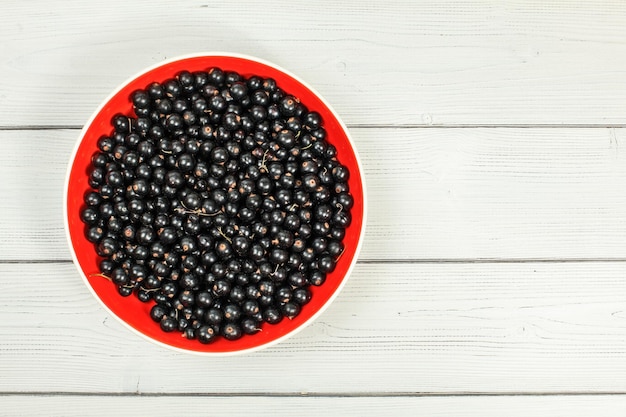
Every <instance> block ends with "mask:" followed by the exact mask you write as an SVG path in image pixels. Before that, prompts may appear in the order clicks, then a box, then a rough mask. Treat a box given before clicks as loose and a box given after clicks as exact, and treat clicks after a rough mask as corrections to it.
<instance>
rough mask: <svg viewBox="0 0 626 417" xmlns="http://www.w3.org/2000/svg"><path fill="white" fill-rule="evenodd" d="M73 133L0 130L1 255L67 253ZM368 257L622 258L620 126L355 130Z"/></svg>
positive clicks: (625, 180) (625, 239) (625, 236)
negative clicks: (65, 210) (66, 187)
mask: <svg viewBox="0 0 626 417" xmlns="http://www.w3.org/2000/svg"><path fill="white" fill-rule="evenodd" d="M78 134H79V132H78V131H76V130H59V131H57V130H51V131H50V130H42V131H0V177H1V178H4V179H5V180H4V181H2V182H1V183H0V192H1V193H2V195H3V196H5V197H3V205H2V213H3V216H2V217H0V235H1V236H3V239H2V241H1V242H0V248H2V251H0V259H5V260H6V259H21V260H28V259H69V253H68V248H67V245H66V241H65V235H64V232H63V223H62V194H63V181H64V176H65V172H66V165H67V163H68V161H69V156H70V153H71V150H72V148H73V146H74V143H75V141H76V139H77V137H78ZM352 135H353V137H354V139H355V142H356V145H357V148H358V150H359V152H360V154H361V157H362V160H363V166H364V170H365V177H366V182H367V189H368V193H369V195H368V197H369V205H368V206H369V218H368V225H367V232H366V239H365V243H364V247H363V251H362V257H361V258H362V259H442V258H446V259H456V258H463V259H465V258H470V259H475V258H515V259H520V258H541V259H552V258H585V259H589V258H601V259H606V258H624V255H625V254H626V252H625V249H624V248H626V221H625V220H626V187H625V186H624V184H626V153H625V152H623V147H624V143H626V142H625V140H626V131H625V130H623V129H436V128H429V129H352Z"/></svg>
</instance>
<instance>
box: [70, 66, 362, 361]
mask: <svg viewBox="0 0 626 417" xmlns="http://www.w3.org/2000/svg"><path fill="white" fill-rule="evenodd" d="M211 67H219V68H221V69H222V70H228V71H236V72H238V73H240V74H241V75H244V76H246V77H248V76H251V75H258V76H261V77H264V78H267V77H271V78H274V79H275V80H276V82H277V84H278V86H279V87H280V88H282V89H283V90H284V91H286V92H288V93H289V94H292V95H294V96H296V97H298V98H299V99H300V101H301V102H302V103H303V104H304V105H306V106H307V107H308V108H309V109H310V110H316V111H318V112H319V113H320V114H321V116H322V117H323V120H324V127H325V129H326V130H327V140H328V142H330V143H332V144H333V145H334V146H335V147H336V148H337V157H338V159H339V161H340V162H341V163H343V164H344V165H345V166H347V167H348V169H349V170H350V178H349V181H348V184H349V187H350V192H351V193H352V195H353V197H354V201H355V204H354V207H353V208H352V211H351V214H352V223H351V225H350V226H349V227H348V228H347V230H346V237H345V239H344V244H345V248H346V249H345V251H344V253H343V254H342V255H341V257H340V258H339V260H338V263H337V266H336V268H335V270H334V271H333V272H332V273H330V274H328V276H327V280H326V282H325V283H324V284H323V285H322V286H320V287H311V292H312V299H311V301H310V302H309V303H308V304H306V305H305V306H304V307H303V308H302V311H301V313H300V314H299V315H298V316H296V317H295V318H294V319H292V320H289V319H283V320H282V321H281V322H280V323H279V324H277V325H268V324H265V325H264V326H263V330H262V331H260V332H259V333H257V334H255V335H252V336H244V337H242V338H241V339H239V340H236V341H227V340H225V339H223V338H219V340H217V341H216V342H214V343H212V344H208V345H203V344H201V343H199V342H198V341H197V340H187V339H186V338H184V337H181V334H180V333H178V332H172V333H165V332H163V331H161V329H160V328H159V325H158V324H157V323H155V322H153V321H152V319H151V318H150V316H149V311H150V308H151V307H152V305H153V302H150V303H142V302H141V301H139V300H138V299H137V298H136V297H134V296H131V297H121V296H120V295H118V293H117V290H116V288H115V286H114V285H113V284H112V283H111V282H109V281H108V280H106V279H104V278H102V277H98V276H96V274H98V273H99V268H98V262H99V258H98V256H97V254H96V251H95V249H94V247H93V244H92V243H90V242H89V241H88V240H87V239H86V237H85V228H84V224H83V223H82V221H81V219H80V211H81V208H82V207H84V202H83V196H84V195H85V193H86V192H87V191H88V190H89V189H90V187H89V184H88V170H89V165H90V162H91V158H92V156H93V154H94V153H95V152H96V151H97V150H98V148H97V141H98V139H99V138H100V137H101V136H103V135H110V134H112V132H113V128H112V126H111V118H112V117H113V116H114V115H115V114H118V113H122V114H126V115H129V116H134V113H133V111H132V103H131V101H130V95H131V94H132V93H133V92H134V91H135V90H137V89H143V88H145V87H146V86H148V85H149V84H150V83H151V82H154V81H157V82H164V81H166V80H167V79H169V78H173V77H174V76H175V75H176V74H177V73H178V72H179V71H182V70H188V71H191V72H193V71H201V70H207V69H209V68H211ZM361 175H362V173H361V171H360V167H359V162H358V159H357V155H356V152H355V150H354V148H353V145H352V143H351V141H350V139H349V136H348V134H347V132H346V130H345V127H344V126H343V124H342V123H341V121H340V120H339V118H338V117H337V115H336V114H335V113H334V112H333V111H332V109H330V108H329V107H328V105H327V104H326V103H325V102H324V101H323V100H322V99H321V98H320V97H319V96H318V95H317V94H316V93H315V92H313V91H312V90H311V89H310V88H309V87H308V86H306V85H305V84H303V83H302V82H301V81H299V80H298V79H296V78H295V77H294V76H292V75H289V74H287V73H286V72H285V71H284V70H281V69H278V68H277V67H275V66H273V65H271V64H268V63H264V62H259V61H257V60H255V59H252V58H248V57H241V56H230V55H202V56H193V57H186V58H181V59H175V60H171V61H168V62H166V63H164V64H162V65H159V66H157V67H153V68H151V69H149V70H147V71H145V72H143V73H141V74H140V75H138V76H137V77H135V78H133V79H132V80H131V81H129V82H127V83H125V84H124V85H123V86H122V87H121V88H119V89H118V90H117V91H116V92H115V93H114V94H113V95H112V96H110V98H109V99H108V100H106V101H105V102H104V103H103V104H102V105H101V107H100V108H99V109H98V110H97V111H96V112H95V113H94V115H93V116H92V119H91V120H90V122H89V123H88V124H87V125H86V126H85V128H84V129H83V131H82V135H81V138H80V141H79V143H78V145H77V148H76V149H75V153H74V155H73V160H72V162H71V164H70V167H69V172H68V178H67V184H66V187H67V189H66V201H65V208H66V213H65V216H66V225H67V232H68V234H69V240H70V244H71V249H72V251H73V255H74V258H75V261H76V263H77V265H78V268H79V271H80V272H81V274H82V276H83V278H84V279H85V281H86V283H87V284H88V286H89V287H90V288H91V290H92V292H93V293H95V295H96V296H97V298H99V300H100V301H101V302H102V303H103V304H104V306H105V307H106V308H107V309H108V310H109V311H110V312H112V313H113V315H115V316H117V317H118V318H119V319H120V320H121V321H122V322H123V323H125V324H127V325H128V326H130V327H131V328H132V329H134V330H136V331H137V332H139V333H140V334H142V335H144V336H146V337H148V338H150V339H152V340H153V341H156V342H158V343H162V344H164V345H167V346H169V347H173V348H179V349H184V350H186V351H194V352H214V353H220V352H221V353H229V352H230V353H233V352H241V351H246V350H251V349H256V348H259V347H262V346H266V345H269V344H272V343H274V342H276V341H278V340H279V339H281V338H283V337H285V336H287V335H289V334H291V333H293V332H294V331H295V330H297V329H298V328H300V327H301V326H303V325H304V324H306V323H307V322H309V321H310V320H312V319H313V318H314V317H315V316H316V315H317V314H318V313H319V312H321V311H322V310H323V309H324V308H325V307H326V306H327V305H328V304H329V303H330V301H331V300H332V298H333V297H334V295H335V294H336V292H337V291H338V290H339V289H340V287H341V285H342V282H343V280H344V279H345V277H346V275H347V274H348V272H349V271H350V270H351V268H352V266H353V264H354V263H355V261H356V256H357V252H358V249H359V247H360V241H361V238H362V232H363V226H364V189H363V181H362V176H361Z"/></svg>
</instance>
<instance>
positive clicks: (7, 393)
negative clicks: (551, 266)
mask: <svg viewBox="0 0 626 417" xmlns="http://www.w3.org/2000/svg"><path fill="white" fill-rule="evenodd" d="M16 396H17V397H35V396H44V397H148V398H149V397H198V398H205V397H207V398H212V397H231V398H237V397H253V398H260V397H269V398H372V397H374V398H455V397H582V396H626V391H547V392H524V391H521V392H480V391H467V392H466V391H463V392H328V393H321V392H248V393H245V392H244V393H241V392H207V393H195V392H76V391H28V392H21V391H4V392H0V398H2V397H16Z"/></svg>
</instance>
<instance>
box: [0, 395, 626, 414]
mask: <svg viewBox="0 0 626 417" xmlns="http://www.w3.org/2000/svg"><path fill="white" fill-rule="evenodd" d="M0 405H2V409H0V416H7V417H8V416H11V417H21V416H24V417H26V416H33V415H40V413H41V410H45V414H46V416H48V417H57V416H58V417H61V416H63V417H72V416H76V417H83V416H86V415H89V416H93V417H98V416H103V417H104V416H112V415H115V416H118V417H125V416H128V417H135V416H137V415H146V414H149V415H150V416H152V417H161V416H163V417H166V416H167V417H169V416H172V415H177V416H197V415H228V416H249V415H254V416H259V417H264V416H268V417H278V416H294V415H296V416H302V417H307V416H320V415H328V414H330V415H332V416H358V417H367V416H376V417H379V416H383V415H393V416H396V417H403V416H407V417H409V416H410V417H421V416H430V417H444V416H446V417H450V416H460V415H462V416H466V417H496V416H497V417H500V416H503V415H506V416H508V417H527V416H550V417H583V416H585V417H596V416H598V415H602V416H603V417H622V416H623V415H624V410H626V398H625V397H624V396H623V395H617V396H616V395H600V396H597V395H595V396H590V395H584V396H574V397H571V396H540V397H525V396H522V397H519V396H517V397H516V396H514V397H485V396H483V397H434V398H433V397H408V398H407V397H395V398H387V397H383V398H381V397H360V398H328V397H296V398H293V397H286V398H285V397H237V396H226V397H225V396H218V397H214V396H211V397H176V396H168V397H106V396H89V397H80V396H79V397H75V396H52V397H48V396H7V397H0Z"/></svg>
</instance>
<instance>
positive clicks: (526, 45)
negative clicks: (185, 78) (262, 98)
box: [0, 0, 626, 127]
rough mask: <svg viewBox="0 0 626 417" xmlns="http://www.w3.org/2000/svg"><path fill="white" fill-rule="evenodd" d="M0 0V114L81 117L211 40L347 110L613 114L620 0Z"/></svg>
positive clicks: (53, 120) (359, 115) (564, 120)
mask: <svg viewBox="0 0 626 417" xmlns="http://www.w3.org/2000/svg"><path fill="white" fill-rule="evenodd" d="M2 12H3V13H2V14H1V15H0V74H2V77H0V126H5V127H6V126H25V125H28V126H31V125H54V126H65V125H82V124H83V123H85V121H86V120H87V119H88V118H89V115H90V114H91V112H92V111H93V110H94V109H95V108H96V107H97V105H98V104H99V103H100V101H102V100H103V99H104V98H105V97H106V96H107V95H108V94H109V92H110V91H112V90H113V89H114V88H115V87H116V86H117V85H118V84H119V83H121V82H123V81H125V80H126V79H127V78H128V77H130V76H131V75H132V74H134V73H136V72H137V71H139V70H141V69H143V68H145V67H147V66H150V65H152V64H155V63H158V62H160V61H162V60H163V59H165V58H171V57H174V56H179V55H182V54H187V53H195V52H203V51H215V50H218V51H232V52H239V53H246V54H252V55H255V56H259V57H262V58H264V59H267V60H270V61H273V62H275V63H276V64H279V65H281V66H283V67H285V68H287V69H288V70H290V71H292V72H294V73H296V74H297V75H299V76H300V77H302V78H303V79H305V80H307V81H308V82H309V83H310V84H311V85H313V86H314V87H315V88H316V89H317V90H319V91H320V93H321V94H322V95H323V96H325V97H326V98H327V99H328V100H329V102H330V103H331V104H332V105H333V106H334V107H335V108H336V109H337V110H338V112H339V114H340V115H341V116H342V117H343V118H344V119H345V121H346V122H347V123H348V124H351V125H359V124H361V125H362V124H365V125H397V124H405V125H406V124H410V125H426V126H429V125H459V124H460V125H494V124H495V125H502V124H514V125H520V124H533V125H536V124H554V125H560V124H620V125H623V124H624V121H625V119H626V106H625V105H624V97H625V96H626V84H625V83H624V82H623V79H624V78H625V77H626V65H625V63H626V24H624V23H626V4H624V3H623V2H621V1H605V2H602V3H601V4H598V3H590V2H582V1H573V0H571V1H565V2H556V3H545V2H543V1H540V0H535V1H530V2H526V1H506V2H493V1H474V2H470V3H464V2H461V3H460V2H457V1H444V2H442V1H424V2H414V1H409V0H406V1H386V2H382V3H372V2H362V1H358V0H351V1H343V2H333V1H323V2H316V3H315V4H306V5H304V4H290V5H289V7H285V5H284V4H283V3H281V2H275V1H271V2H264V3H263V4H260V3H257V2H253V1H243V2H239V3H237V6H236V7H234V6H233V5H232V4H229V3H215V2H211V3H207V2H206V1H202V0H195V1H189V2H184V3H182V4H178V3H176V4H173V3H171V2H163V1H134V2H127V1H123V0H115V1H110V0H106V1H104V0H100V1H92V2H89V3H85V2H80V1H65V2H59V3H57V2H49V1H43V0H38V1H29V2H22V1H15V0H11V1H5V2H3V4H2ZM279 22H280V23H279ZM295 22H297V23H295Z"/></svg>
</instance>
